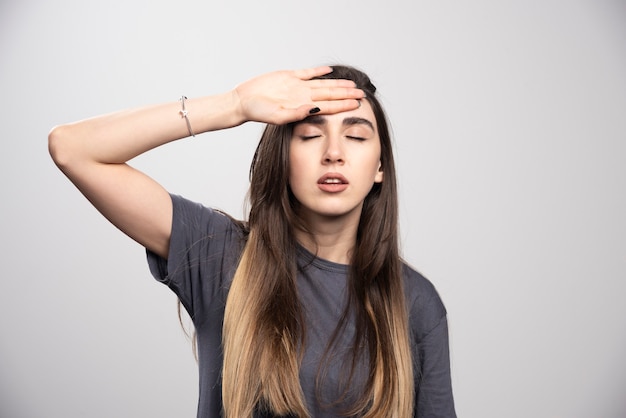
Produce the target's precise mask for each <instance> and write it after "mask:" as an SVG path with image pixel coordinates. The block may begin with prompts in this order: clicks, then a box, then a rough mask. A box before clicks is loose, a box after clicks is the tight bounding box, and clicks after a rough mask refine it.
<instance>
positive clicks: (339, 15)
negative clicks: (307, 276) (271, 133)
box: [0, 0, 626, 418]
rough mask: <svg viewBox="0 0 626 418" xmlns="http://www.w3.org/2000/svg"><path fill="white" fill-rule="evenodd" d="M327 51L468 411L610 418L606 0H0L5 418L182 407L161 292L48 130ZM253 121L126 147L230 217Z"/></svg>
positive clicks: (611, 207) (184, 355)
mask: <svg viewBox="0 0 626 418" xmlns="http://www.w3.org/2000/svg"><path fill="white" fill-rule="evenodd" d="M327 63H347V64H352V65H355V66H357V67H360V68H362V69H364V70H365V71H367V72H368V73H369V74H370V76H371V77H372V79H373V80H374V83H375V84H376V85H377V86H378V88H379V91H380V94H381V99H382V101H383V103H384V105H385V107H386V109H387V111H388V113H389V115H390V119H391V124H392V127H393V131H394V137H395V146H396V152H397V160H398V176H399V181H400V187H401V202H400V203H401V230H402V240H403V248H404V255H405V258H406V259H407V260H408V261H409V262H410V263H411V264H412V265H413V266H414V267H416V268H417V269H418V270H420V271H421V272H422V273H424V274H425V275H426V276H427V277H428V278H429V279H430V280H431V281H432V282H433V283H434V284H435V286H436V287H437V288H438V289H439V292H440V294H441V296H442V298H443V299H444V301H445V303H446V306H447V309H448V315H449V321H450V332H451V361H452V374H453V384H454V392H455V395H456V405H457V410H458V414H459V416H460V417H469V418H474V417H476V418H478V417H480V418H502V417H507V418H518V417H519V418H528V417H533V418H543V417H545V418H589V417H593V418H620V417H622V418H623V417H624V416H626V401H625V400H624V399H625V397H626V361H625V360H624V353H625V352H626V303H624V300H623V299H624V295H625V292H626V280H625V279H626V277H625V273H624V271H626V238H625V237H626V219H625V216H624V214H626V198H625V191H626V164H625V159H626V158H625V157H626V116H625V115H626V5H625V3H624V2H623V1H617V0H614V1H608V0H600V1H593V0H588V1H583V0H573V1H566V0H545V1H541V2H538V1H495V0H493V1H488V0H477V1H473V2H450V1H397V0H396V1H394V0H391V1H385V2H382V1H356V0H351V1H347V0H333V1H329V0H318V1H314V2H312V1H310V2H299V1H282V2H281V1H278V0H266V1H248V2H242V1H228V2H226V1H222V2H218V1H208V0H207V1H191V0H183V1H160V0H159V1H148V0H144V1H136V0H109V1H106V2H105V1H97V2H93V1H79V0H73V1H72V0H59V1H54V2H51V1H50V2H46V1H35V0H31V1H18V0H2V2H1V3H0V91H1V94H0V106H1V108H0V120H1V121H2V130H3V132H2V140H1V143H2V145H1V151H0V154H1V155H2V158H1V164H0V174H1V175H0V182H1V183H0V185H1V191H2V203H1V208H2V209H1V216H0V228H1V229H0V231H1V232H0V234H1V235H0V236H1V237H2V238H1V243H2V248H1V251H0V261H1V265H2V276H1V278H0V417H2V418H5V417H6V418H33V417H46V418H56V417H59V418H61V417H63V418H67V417H94V418H97V417H137V416H142V417H144V416H145V417H147V416H149V417H154V418H158V417H163V418H165V417H168V418H169V417H174V416H175V417H192V416H194V415H195V409H196V401H197V395H198V389H197V370H196V364H195V361H194V359H193V356H192V352H191V346H190V343H189V341H188V340H187V339H186V338H185V335H184V333H183V332H182V330H181V328H180V326H179V324H178V318H177V314H176V299H175V297H174V295H173V294H172V293H171V292H170V291H169V290H168V289H167V288H166V287H164V286H162V285H160V284H158V283H157V282H155V281H154V280H152V278H151V276H150V274H149V272H148V269H147V266H146V264H145V255H144V251H143V249H142V248H140V247H139V246H138V245H137V244H135V243H134V242H132V241H131V240H130V239H129V238H127V237H126V236H124V235H123V234H122V233H120V232H118V231H117V230H116V229H115V228H114V227H112V226H111V225H110V224H109V223H108V222H107V221H106V220H105V219H104V218H103V217H101V216H100V215H99V214H98V213H97V211H96V210H95V209H93V208H92V207H91V206H90V204H89V203H88V202H87V201H86V199H85V198H84V197H82V195H80V193H79V192H78V191H77V190H76V189H75V188H74V187H73V186H72V184H71V183H70V182H69V181H68V180H67V179H66V178H65V177H64V176H63V175H62V174H61V172H60V171H58V170H57V169H56V167H55V166H54V164H53V162H52V160H51V159H50V157H49V155H48V152H47V142H46V141H47V134H48V132H49V130H50V129H51V128H52V127H53V126H54V125H56V124H61V123H66V122H71V121H74V120H79V119H82V118H86V117H89V116H94V115H97V114H101V113H105V112H111V111H115V110H118V109H123V108H128V107H135V106H140V105H145V104H151V103H156V102H165V101H172V100H176V99H178V98H179V97H180V96H181V95H182V94H185V95H187V96H189V97H194V96H199V95H205V94H213V93H221V92H224V91H226V90H228V89H230V88H231V87H233V86H234V85H236V84H237V83H239V82H241V81H243V80H245V79H247V78H249V77H252V76H255V75H257V74H260V73H263V72H266V71H271V70H276V69H293V68H303V67H308V66H314V65H320V64H327ZM260 131H261V126H260V125H258V124H248V125H244V126H241V127H239V128H235V129H232V130H228V131H221V132H215V133H210V134H203V135H199V136H197V137H196V138H194V139H187V140H182V141H179V142H177V143H174V144H170V145H167V146H164V147H162V148H160V149H158V150H155V151H153V152H150V153H148V154H146V155H144V156H141V157H139V158H137V159H136V160H135V161H133V162H132V164H134V165H135V166H136V167H138V168H140V169H141V170H143V171H145V172H147V173H148V174H149V175H151V176H153V177H154V178H156V179H157V180H158V181H160V182H161V183H162V184H164V185H165V186H166V188H167V189H168V190H170V191H171V192H174V193H178V194H182V195H185V196H186V197H188V198H191V199H194V200H197V201H200V202H202V203H205V204H206V205H210V206H215V207H218V208H221V209H224V210H226V211H228V212H230V213H231V214H233V215H235V216H238V217H240V216H241V215H242V203H243V199H244V195H245V192H246V189H247V170H248V165H249V163H250V159H251V157H252V153H253V150H254V147H255V145H256V141H257V139H258V137H259V133H260Z"/></svg>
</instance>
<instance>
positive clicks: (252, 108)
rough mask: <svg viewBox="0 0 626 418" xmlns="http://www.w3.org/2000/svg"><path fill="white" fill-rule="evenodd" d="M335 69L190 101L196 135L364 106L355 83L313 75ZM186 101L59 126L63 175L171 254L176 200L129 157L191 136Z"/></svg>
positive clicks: (279, 76) (56, 139)
mask: <svg viewBox="0 0 626 418" xmlns="http://www.w3.org/2000/svg"><path fill="white" fill-rule="evenodd" d="M330 71H331V69H330V67H318V68H311V69H305V70H296V71H278V72H273V73H268V74H265V75H262V76H259V77H256V78H253V79H251V80H249V81H246V82H244V83H242V84H240V85H238V86H237V87H235V88H234V89H233V90H231V91H229V92H227V93H224V94H220V95H215V96H207V97H201V98H195V99H189V100H186V109H187V110H188V112H189V113H188V116H189V119H190V122H191V125H192V126H193V129H194V132H195V133H196V134H199V133H202V132H208V131H215V130H219V129H226V128H231V127H234V126H238V125H240V124H242V123H245V122H248V121H256V122H261V123H272V124H284V123H288V122H294V121H298V120H302V119H304V118H305V117H307V116H308V115H309V111H310V110H311V109H312V108H315V107H317V108H319V109H320V111H319V112H318V114H320V115H332V114H336V113H340V112H345V111H350V110H354V109H357V108H358V106H359V103H358V99H361V98H363V97H364V93H363V92H362V91H361V90H359V89H357V88H355V87H354V83H353V82H352V81H348V80H311V78H313V77H317V76H320V75H323V74H327V73H329V72H330ZM180 109H181V103H180V102H179V101H175V102H171V103H165V104H160V105H156V106H148V107H143V108H139V109H134V110H126V111H121V112H116V113H112V114H108V115H102V116H98V117H95V118H90V119H86V120H82V121H79V122H75V123H70V124H66V125H61V126H57V127H55V128H53V129H52V131H51V132H50V134H49V136H48V146H49V150H50V155H51V156H52V158H53V160H54V162H55V163H56V164H57V166H58V167H59V168H60V169H61V170H62V171H63V173H64V174H65V175H66V176H67V177H68V178H69V179H70V180H71V181H72V182H73V183H74V184H75V185H76V187H78V189H79V190H80V191H81V192H82V193H83V194H84V195H85V197H87V199H89V201H90V202H91V203H92V204H93V205H94V206H95V207H96V208H97V209H98V210H99V211H100V212H101V213H102V214H103V215H104V216H105V217H106V218H107V219H108V220H109V221H111V222H112V223H113V224H114V225H115V226H116V227H117V228H119V229H120V230H121V231H123V232H124V233H125V234H127V235H128V236H130V237H131V238H132V239H134V240H135V241H137V242H138V243H139V244H141V245H143V246H144V247H146V248H148V249H150V250H151V251H153V252H155V253H156V254H158V255H160V256H162V257H167V255H168V251H169V240H170V231H171V226H172V203H171V199H170V197H169V195H168V193H167V191H166V190H165V189H164V188H163V187H162V186H161V185H160V184H158V183H157V182H155V181H154V180H153V179H151V178H150V177H148V176H147V175H145V174H144V173H142V172H140V171H138V170H136V169H134V168H132V167H131V166H129V165H128V164H127V161H129V160H130V159H132V158H134V157H136V156H137V155H140V154H142V153H144V152H146V151H148V150H151V149H153V148H156V147H158V146H160V145H163V144H166V143H168V142H171V141H175V140H178V139H180V138H184V137H187V136H188V135H189V133H188V129H187V124H186V122H185V120H184V119H182V118H181V115H180V113H179V111H180Z"/></svg>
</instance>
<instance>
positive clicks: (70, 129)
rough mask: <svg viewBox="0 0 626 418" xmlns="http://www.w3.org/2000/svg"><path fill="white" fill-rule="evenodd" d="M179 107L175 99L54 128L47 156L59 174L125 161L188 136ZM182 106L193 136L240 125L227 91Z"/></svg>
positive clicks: (187, 102)
mask: <svg viewBox="0 0 626 418" xmlns="http://www.w3.org/2000/svg"><path fill="white" fill-rule="evenodd" d="M181 105H182V103H181V102H180V101H175V102H170V103H164V104H160V105H155V106H148V107H143V108H139V109H133V110H125V111H121V112H116V113H112V114H108V115H103V116H98V117H95V118H90V119H85V120H83V121H79V122H75V123H71V124H67V125H61V126H58V127H55V128H54V129H53V130H52V131H51V132H50V135H49V149H50V153H51V155H52V157H53V159H54V161H55V162H56V163H57V165H59V167H61V168H62V169H64V171H65V169H70V168H71V167H72V166H73V165H76V164H82V163H89V162H95V163H104V164H121V163H124V162H126V161H128V160H130V159H132V158H134V157H136V156H137V155H140V154H142V153H144V152H146V151H148V150H150V149H152V148H156V147H158V146H160V145H163V144H166V143H168V142H171V141H174V140H177V139H180V138H184V137H187V136H189V130H188V127H187V122H186V120H185V119H184V118H183V117H182V114H181V113H180V111H181V109H182V106H181ZM185 108H186V110H187V112H188V113H187V116H188V118H189V122H190V124H191V126H192V129H193V132H194V133H195V134H199V133H202V132H207V131H214V130H218V129H225V128H230V127H233V126H236V125H239V124H241V123H243V122H244V118H243V117H242V116H241V115H240V112H239V108H238V102H237V100H236V95H234V94H233V93H232V92H229V93H225V94H221V95H216V96H207V97H201V98H191V99H187V100H185ZM70 171H71V170H70Z"/></svg>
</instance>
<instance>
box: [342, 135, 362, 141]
mask: <svg viewBox="0 0 626 418" xmlns="http://www.w3.org/2000/svg"><path fill="white" fill-rule="evenodd" d="M346 138H348V139H353V140H355V141H365V140H366V139H367V138H363V137H361V136H354V135H346Z"/></svg>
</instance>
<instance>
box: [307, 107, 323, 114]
mask: <svg viewBox="0 0 626 418" xmlns="http://www.w3.org/2000/svg"><path fill="white" fill-rule="evenodd" d="M320 110H322V109H320V108H319V107H314V108H313V109H311V110H309V115H314V114H316V113H318V112H319V111H320Z"/></svg>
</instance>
